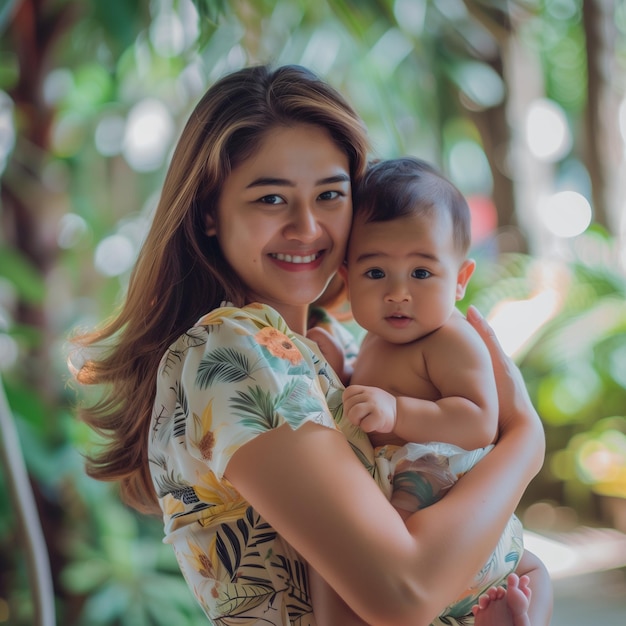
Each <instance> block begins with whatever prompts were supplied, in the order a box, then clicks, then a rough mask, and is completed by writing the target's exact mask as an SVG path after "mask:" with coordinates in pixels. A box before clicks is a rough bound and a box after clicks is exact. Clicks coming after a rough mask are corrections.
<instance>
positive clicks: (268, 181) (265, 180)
mask: <svg viewBox="0 0 626 626" xmlns="http://www.w3.org/2000/svg"><path fill="white" fill-rule="evenodd" d="M349 182H350V176H348V174H336V175H335V176H328V177H326V178H320V179H319V180H317V181H315V186H316V187H317V186H319V185H330V184H332V183H349ZM267 185H276V186H279V187H295V186H296V184H295V183H294V182H293V181H291V180H288V179H287V178H272V177H270V176H264V177H261V178H256V179H255V180H253V181H252V182H251V183H249V184H248V185H246V189H251V188H252V187H264V186H267Z"/></svg>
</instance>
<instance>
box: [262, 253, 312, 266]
mask: <svg viewBox="0 0 626 626" xmlns="http://www.w3.org/2000/svg"><path fill="white" fill-rule="evenodd" d="M271 256H273V257H274V258H275V259H277V260H278V261H285V262H286V263H311V261H315V259H317V257H318V256H319V255H318V253H317V252H316V253H315V254H309V255H307V256H298V255H297V254H295V255H293V256H292V255H291V254H281V253H278V254H272V255H271Z"/></svg>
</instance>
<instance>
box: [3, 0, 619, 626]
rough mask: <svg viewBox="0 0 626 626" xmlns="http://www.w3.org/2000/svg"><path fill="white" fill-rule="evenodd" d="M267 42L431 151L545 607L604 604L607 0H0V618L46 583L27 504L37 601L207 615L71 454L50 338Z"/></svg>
mask: <svg viewBox="0 0 626 626" xmlns="http://www.w3.org/2000/svg"><path fill="white" fill-rule="evenodd" d="M268 61H269V62H273V63H275V64H284V63H299V64H302V65H305V66H308V67H310V68H311V69H313V70H315V71H316V72H317V73H318V74H320V75H321V76H322V77H324V78H326V79H327V80H328V81H329V82H330V83H331V84H333V85H334V86H335V87H337V88H338V89H339V90H340V91H341V92H342V93H344V94H345V95H346V96H347V97H348V99H349V100H350V102H352V104H353V105H354V106H355V108H356V109H357V110H358V112H359V113H360V114H361V115H362V117H363V118H364V120H365V121H366V124H367V126H368V128H369V130H370V134H371V137H372V140H373V145H374V151H375V156H379V157H393V156H398V155H403V154H411V155H415V156H419V157H422V158H425V159H428V160H430V161H432V162H434V163H435V164H436V165H437V166H438V167H439V168H440V169H442V170H443V171H444V172H445V173H446V174H447V175H448V176H449V177H450V178H451V179H452V180H453V181H454V182H455V183H456V184H457V186H458V187H459V188H460V189H461V190H462V191H463V192H464V193H465V194H466V196H467V197H468V198H469V201H470V204H471V208H472V214H473V228H474V233H473V238H474V250H473V256H474V257H475V258H476V259H477V261H478V269H477V273H476V274H475V276H474V278H473V279H472V282H471V284H470V289H469V290H468V294H467V296H466V298H465V300H464V301H463V302H462V303H461V304H460V308H461V309H463V310H465V308H466V307H467V306H468V305H469V304H470V303H474V304H476V305H477V306H478V307H479V309H480V310H481V311H482V312H483V313H484V314H486V315H488V317H489V319H490V320H491V322H492V324H493V325H494V327H495V328H496V330H497V333H498V336H499V337H500V339H501V341H502V343H503V345H504V346H505V348H506V350H507V351H508V352H509V353H510V354H511V355H512V356H513V357H514V358H515V360H516V361H517V363H518V364H519V365H520V367H521V368H522V371H523V374H524V377H525V380H526V382H527V385H528V388H529V390H530V393H531V395H532V398H533V400H534V402H535V405H536V407H537V408H538V411H539V413H540V415H541V417H542V420H543V422H544V425H545V430H546V436H547V444H548V450H547V456H546V462H545V466H544V468H543V471H542V472H541V474H540V475H539V476H538V477H537V478H536V480H535V481H534V482H533V484H532V485H531V486H530V488H529V490H528V492H527V494H526V497H525V498H524V501H523V502H522V504H521V506H520V510H519V514H520V516H521V517H522V519H523V521H524V524H525V526H526V528H527V529H528V538H527V539H528V546H529V547H530V548H531V549H532V550H535V551H536V552H537V553H538V554H539V555H540V556H541V557H542V558H543V559H544V560H545V562H546V563H547V565H548V567H549V569H550V571H551V573H552V576H553V578H554V581H555V594H556V608H555V616H554V620H553V624H554V625H555V626H561V625H563V626H564V625H565V624H569V625H571V624H591V623H602V624H604V625H605V626H606V625H617V624H620V625H623V624H624V623H625V618H626V584H625V582H624V580H625V569H624V567H625V566H626V535H625V534H624V533H625V532H626V299H625V296H626V269H625V268H626V245H625V234H626V210H625V206H626V193H625V187H626V158H625V156H626V97H625V96H626V2H625V1H624V0H508V1H505V0H503V1H496V0H359V1H357V0H310V1H307V0H232V1H228V0H151V1H148V0H143V1H142V0H107V1H106V2H104V1H102V0H0V375H1V377H2V386H3V388H4V392H5V393H6V400H7V402H5V403H0V412H1V415H2V444H3V455H2V461H3V462H2V465H1V466H0V624H5V623H6V624H11V625H12V626H26V625H30V624H33V623H34V620H35V616H36V613H37V608H36V607H37V603H36V602H35V597H36V596H35V593H36V590H37V588H38V587H43V590H44V592H45V587H46V580H44V581H43V582H42V581H41V580H39V581H38V580H37V578H36V576H33V574H32V572H33V568H32V561H33V558H34V559H35V561H36V560H37V558H38V557H37V556H35V557H33V556H32V554H33V553H34V554H35V555H36V554H37V549H36V546H35V550H29V549H28V548H29V542H28V535H27V533H25V532H24V529H25V528H26V527H27V525H28V524H29V523H32V522H36V521H37V519H39V520H41V525H42V528H43V536H44V538H45V544H46V545H47V552H48V555H49V562H50V572H51V580H52V589H53V594H54V604H55V607H56V608H55V613H56V621H57V623H59V624H63V625H65V626H118V625H119V626H130V625H132V626H143V625H157V626H158V625H166V624H167V625H168V626H171V625H176V626H185V625H194V626H195V625H198V626H199V625H201V624H206V618H204V617H202V616H201V614H200V611H199V609H196V607H195V605H194V603H193V601H192V599H191V595H190V593H189V591H188V590H187V588H186V586H185V585H184V583H183V582H182V580H181V578H180V575H179V573H178V570H177V567H176V564H175V562H174V559H173V556H172V554H171V552H170V549H169V547H167V546H164V545H162V544H161V537H162V532H161V525H160V522H159V520H157V519H152V518H143V517H140V516H138V515H136V514H135V513H133V512H132V511H130V510H129V509H127V508H125V507H124V506H122V505H121V504H120V502H119V499H118V497H117V494H116V491H115V489H114V488H113V487H111V486H110V485H105V484H100V483H96V482H94V481H92V480H90V479H88V478H87V477H86V476H85V475H84V473H83V465H82V459H81V453H80V451H81V449H84V447H85V446H87V445H89V442H90V441H93V435H92V434H91V433H90V432H88V431H87V429H86V427H84V426H83V425H82V424H80V423H78V422H77V421H76V419H75V417H74V414H73V411H74V407H75V405H76V403H77V402H78V401H79V400H80V398H78V397H77V395H76V393H75V392H74V391H73V389H72V387H71V386H70V385H69V381H68V379H69V375H68V371H67V367H66V356H67V351H68V345H67V341H68V337H69V335H70V333H71V331H72V329H75V328H77V327H79V328H91V327H93V326H94V325H97V324H98V323H99V322H101V321H102V320H103V319H105V318H106V317H107V316H109V315H110V314H111V313H112V312H113V311H114V310H115V307H116V306H117V305H118V303H119V302H120V299H121V298H122V297H123V294H124V290H125V286H126V281H127V278H128V275H129V271H130V269H131V267H132V265H133V262H134V259H135V257H136V255H137V252H138V248H139V246H140V245H141V241H142V238H143V235H144V233H145V232H146V226H147V224H148V223H149V220H150V216H151V212H152V210H153V208H154V206H155V203H156V201H157V198H158V194H159V190H160V184H161V181H162V179H163V175H164V168H165V167H166V166H167V162H168V159H169V156H170V153H171V150H172V148H173V145H174V143H175V141H176V138H177V136H178V133H179V131H180V130H181V128H182V124H183V123H184V121H185V120H186V117H187V116H188V114H189V113H190V111H191V109H192V108H193V106H194V105H195V103H196V102H197V101H198V99H199V98H200V96H201V95H202V93H203V92H204V91H205V90H206V88H207V87H208V86H209V85H210V84H211V83H212V82H214V81H215V80H216V79H217V78H218V77H220V76H222V75H223V74H224V73H226V72H229V71H231V70H235V69H238V68H240V67H242V66H245V65H249V64H255V63H260V62H268ZM164 279H165V280H167V277H164ZM11 459H12V460H13V466H14V467H15V463H17V464H18V465H19V462H20V461H21V460H22V459H24V460H25V467H26V469H27V473H28V475H27V479H26V480H25V481H24V480H22V481H21V482H20V481H19V480H17V483H16V484H17V486H15V487H14V486H12V485H13V481H10V480H9V476H10V475H13V476H14V477H16V478H19V476H18V475H17V474H18V472H17V470H15V469H13V470H11V471H9V469H8V465H9V463H8V462H9V460H11ZM31 491H32V493H33V494H34V503H35V508H34V509H32V510H26V512H25V513H24V512H23V511H22V512H20V510H19V506H18V504H16V502H19V500H17V499H16V497H17V496H23V498H24V499H26V500H28V496H29V494H30V493H31ZM35 526H36V524H35ZM39 555H40V556H41V551H39ZM44 565H45V559H44ZM47 580H48V583H49V580H50V578H48V579H47ZM47 613H48V616H49V617H50V613H51V611H50V609H48V610H47ZM48 623H51V622H50V621H49V622H48Z"/></svg>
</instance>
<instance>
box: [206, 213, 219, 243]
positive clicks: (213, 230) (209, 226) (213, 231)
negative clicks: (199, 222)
mask: <svg viewBox="0 0 626 626" xmlns="http://www.w3.org/2000/svg"><path fill="white" fill-rule="evenodd" d="M204 226H205V229H204V232H205V234H206V235H207V236H208V237H214V236H215V235H217V225H216V224H215V218H214V217H213V216H212V215H211V214H210V213H207V214H206V215H205V216H204Z"/></svg>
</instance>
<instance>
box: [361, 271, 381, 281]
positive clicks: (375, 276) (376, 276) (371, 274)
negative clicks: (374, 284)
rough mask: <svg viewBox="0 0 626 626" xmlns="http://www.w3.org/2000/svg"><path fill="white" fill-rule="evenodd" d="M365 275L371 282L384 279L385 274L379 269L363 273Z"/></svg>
mask: <svg viewBox="0 0 626 626" xmlns="http://www.w3.org/2000/svg"><path fill="white" fill-rule="evenodd" d="M365 275H366V276H367V277H368V278H371V279H373V280H378V279H379V278H384V277H385V272H383V271H382V270H379V269H374V270H368V271H367V272H365Z"/></svg>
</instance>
